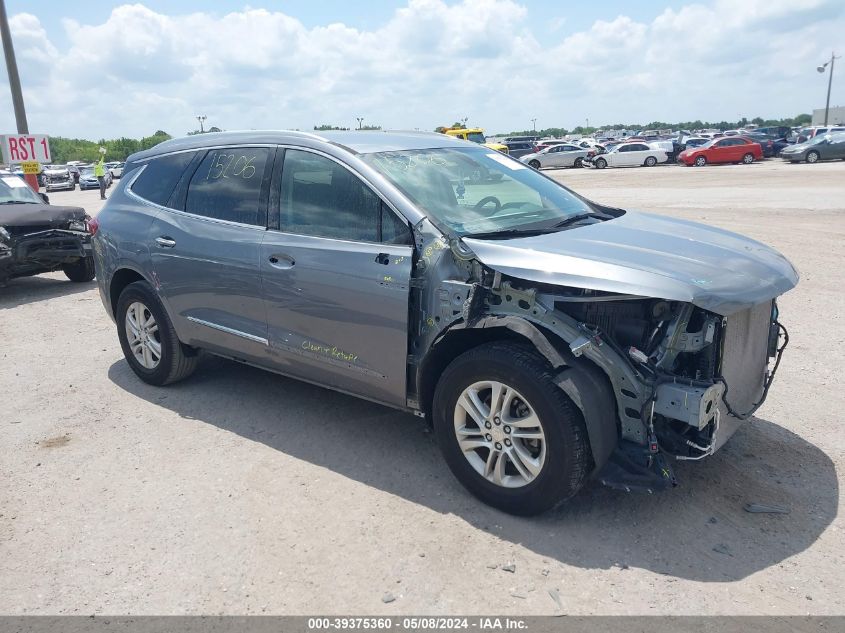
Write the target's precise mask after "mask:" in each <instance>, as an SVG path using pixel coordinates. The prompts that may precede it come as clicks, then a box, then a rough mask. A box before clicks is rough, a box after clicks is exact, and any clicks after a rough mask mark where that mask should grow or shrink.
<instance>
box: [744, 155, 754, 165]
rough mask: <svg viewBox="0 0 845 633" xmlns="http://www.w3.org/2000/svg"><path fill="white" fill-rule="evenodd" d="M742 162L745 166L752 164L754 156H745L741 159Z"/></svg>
mask: <svg viewBox="0 0 845 633" xmlns="http://www.w3.org/2000/svg"><path fill="white" fill-rule="evenodd" d="M742 162H743V164H745V165H750V164H751V163H753V162H754V154H746V155H745V156H743V157H742Z"/></svg>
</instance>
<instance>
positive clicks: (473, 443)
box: [454, 380, 546, 488]
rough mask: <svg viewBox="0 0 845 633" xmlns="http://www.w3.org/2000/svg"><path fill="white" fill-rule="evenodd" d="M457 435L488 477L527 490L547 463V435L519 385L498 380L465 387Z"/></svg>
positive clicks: (459, 403) (479, 470)
mask: <svg viewBox="0 0 845 633" xmlns="http://www.w3.org/2000/svg"><path fill="white" fill-rule="evenodd" d="M454 425H455V435H456V436H457V439H458V445H459V447H460V449H461V451H462V452H463V455H464V457H466V459H467V461H468V462H469V463H470V465H471V466H472V467H473V469H475V471H476V472H477V473H478V474H479V475H481V476H482V477H484V478H485V479H486V480H487V481H489V482H490V483H492V484H495V485H497V486H501V487H503V488H521V487H522V486H526V485H528V484H530V483H531V482H532V481H534V480H535V479H536V478H537V476H539V474H540V472H541V471H542V469H543V466H544V464H545V462H546V436H545V433H544V432H543V425H542V423H541V422H540V418H539V417H538V415H537V413H536V412H535V410H534V408H533V407H532V406H531V405H530V404H529V402H528V401H527V400H526V399H525V398H524V397H523V396H522V395H521V394H520V393H519V392H518V391H516V389H514V388H512V387H510V386H508V385H506V384H505V383H502V382H498V381H495V380H484V381H480V382H476V383H474V384H472V385H470V386H469V387H467V388H466V389H464V390H463V392H462V393H461V395H460V397H459V398H458V401H457V403H456V405H455V413H454Z"/></svg>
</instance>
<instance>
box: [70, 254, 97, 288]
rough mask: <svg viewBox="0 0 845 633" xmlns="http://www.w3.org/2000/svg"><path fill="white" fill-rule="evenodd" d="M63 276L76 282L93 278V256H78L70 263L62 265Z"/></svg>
mask: <svg viewBox="0 0 845 633" xmlns="http://www.w3.org/2000/svg"><path fill="white" fill-rule="evenodd" d="M62 272H63V273H64V274H65V277H67V278H68V279H70V280H71V281H73V282H76V283H83V282H86V281H91V280H92V279H94V276H95V274H96V273H95V272H94V258H93V257H80V258H79V259H77V260H76V261H75V262H73V263H72V264H65V265H64V266H62Z"/></svg>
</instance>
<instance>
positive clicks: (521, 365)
mask: <svg viewBox="0 0 845 633" xmlns="http://www.w3.org/2000/svg"><path fill="white" fill-rule="evenodd" d="M554 374H555V370H554V369H553V368H552V367H551V365H549V363H548V362H547V361H546V360H545V359H544V358H543V357H542V356H540V355H539V354H538V353H537V351H536V350H535V349H534V348H533V347H531V346H529V345H525V344H521V343H513V342H494V343H488V344H485V345H481V346H479V347H476V348H474V349H471V350H470V351H468V352H466V353H464V354H462V355H461V356H459V357H458V358H456V359H455V360H454V361H452V363H451V364H450V365H449V366H448V367H447V368H446V370H445V371H444V372H443V374H442V375H441V377H440V380H439V382H438V383H437V389H436V390H435V394H434V405H433V407H432V408H433V419H434V429H435V433H436V435H437V440H438V442H439V444H440V449H441V451H442V452H443V457H444V459H445V460H446V463H447V464H448V465H449V468H450V469H451V471H452V473H453V474H454V475H455V477H456V478H457V479H458V481H460V482H461V484H463V486H464V487H466V489H467V490H469V491H470V492H471V493H472V494H473V495H475V496H476V497H478V498H479V499H480V500H481V501H483V502H484V503H487V504H488V505H491V506H493V507H495V508H498V509H499V510H502V511H504V512H508V513H511V514H518V515H533V514H538V513H540V512H544V511H545V510H548V509H550V508H552V507H554V506H556V505H558V504H559V503H561V502H563V501H565V500H566V499H569V498H570V497H572V496H573V495H575V494H576V493H577V492H578V491H579V490H580V489H581V488H582V487H583V485H584V483H585V481H586V480H587V476H588V475H589V472H590V469H591V465H592V460H591V457H590V448H589V442H588V440H587V431H586V428H585V426H584V420H583V418H582V416H581V412H580V411H579V410H578V408H577V407H576V406H575V405H574V404H573V403H572V401H571V400H570V399H569V398H568V397H567V396H566V394H564V392H563V391H562V390H561V389H560V388H559V387H558V386H557V385H556V384H555V383H554ZM488 384H489V385H490V387H489V389H487V388H486V387H485V385H488ZM494 385H500V386H501V392H500V393H501V394H502V397H501V403H502V404H501V406H497V407H496V408H493V407H491V406H490V405H491V403H492V401H493V397H494V396H493V394H494V391H493V389H494ZM507 390H510V391H507ZM508 393H510V394H511V396H510V398H509V397H508V395H507V394H508ZM467 394H470V395H467ZM473 394H474V395H475V397H476V398H477V399H476V400H474V399H473ZM484 398H486V402H485V401H484ZM497 400H498V398H497ZM475 402H478V403H480V407H479V408H478V409H474V410H475V411H476V412H477V413H478V416H479V418H478V419H480V420H481V423H477V422H476V421H475V419H476V418H475V416H473V415H470V414H468V413H467V412H466V411H467V409H465V408H464V406H463V404H460V403H470V405H471V406H472V407H474V406H475ZM485 407H486V409H485ZM488 419H490V420H491V422H488V421H487V420H488ZM508 421H510V422H511V424H513V426H512V427H510V426H508V424H507V422H508ZM521 421H522V422H521ZM532 421H533V422H532ZM487 424H490V427H489V433H488V429H487V426H486V425H487ZM494 424H495V425H496V426H494ZM517 425H519V426H517ZM482 426H484V427H485V428H482ZM529 435H530V436H531V437H532V438H536V439H522V438H521V437H520V436H522V437H524V438H527V437H528V436H529ZM459 437H460V438H461V439H460V440H459ZM500 442H503V443H500ZM509 442H510V443H509ZM488 447H489V448H488ZM494 447H496V451H494ZM496 456H499V457H498V459H494V458H495V457H496ZM511 456H513V457H511ZM491 460H492V464H493V465H492V466H491ZM500 463H501V464H502V466H501V471H497V469H498V467H499V465H500ZM482 471H489V473H488V474H487V475H486V476H485V474H484V472H482ZM526 473H527V474H528V476H527V477H526ZM497 479H498V482H499V483H496V480H497Z"/></svg>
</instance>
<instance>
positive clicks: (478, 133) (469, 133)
mask: <svg viewBox="0 0 845 633" xmlns="http://www.w3.org/2000/svg"><path fill="white" fill-rule="evenodd" d="M437 131H438V132H441V133H443V134H446V135H447V136H454V137H456V138H462V139H464V140H465V141H472V142H473V143H478V144H479V145H483V146H484V147H489V148H490V149H494V150H496V151H497V152H502V154H507V153H508V147H507V145H502V144H501V143H488V142H487V137H485V136H484V130H483V129H481V128H480V127H443V128H437Z"/></svg>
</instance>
